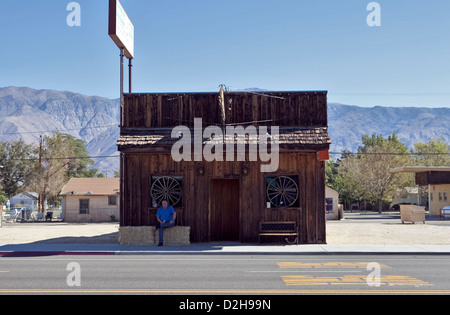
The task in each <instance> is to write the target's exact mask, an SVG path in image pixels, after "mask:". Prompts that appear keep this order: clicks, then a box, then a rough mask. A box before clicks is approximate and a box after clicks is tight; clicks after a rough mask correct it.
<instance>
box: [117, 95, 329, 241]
mask: <svg viewBox="0 0 450 315" xmlns="http://www.w3.org/2000/svg"><path fill="white" fill-rule="evenodd" d="M199 122H200V123H201V125H199ZM180 126H183V127H181V128H179V127H180ZM249 126H253V127H254V129H252V128H253V127H251V128H248V127H249ZM229 128H231V130H233V128H234V131H236V133H235V134H230V133H228V132H226V131H227V130H229ZM177 130H178V131H177ZM180 130H181V131H180ZM243 130H244V132H245V134H244V135H242V134H239V132H240V131H243ZM250 131H256V133H254V132H253V133H252V132H250ZM196 140H197V141H196ZM180 143H183V144H185V145H186V146H184V147H183V148H182V150H179V146H180ZM117 145H118V148H119V151H120V153H121V188H120V190H121V192H122V198H121V200H120V201H121V205H120V206H121V208H120V225H121V227H142V226H152V225H155V224H156V218H155V215H156V211H157V208H158V206H159V203H160V202H161V200H162V199H163V198H167V199H169V203H171V204H172V205H173V206H174V207H175V209H176V211H177V213H178V218H177V221H178V222H177V224H178V225H184V226H190V227H191V229H190V233H191V234H190V238H191V242H210V241H224V240H227V241H241V242H258V240H259V230H260V222H265V221H295V222H296V223H297V225H298V230H299V243H304V244H318V243H319V244H323V243H326V234H325V166H324V160H326V159H327V156H328V150H329V145H330V138H329V135H328V124H327V92H325V91H317V92H264V93H253V92H223V91H221V92H220V93H167V94H165V93H160V94H154V93H149V94H125V95H124V105H123V108H122V115H121V135H120V138H119V139H118V142H117ZM265 146H267V151H266V153H269V152H270V154H272V155H271V157H272V160H271V161H269V160H268V158H267V155H265V156H264V155H263V154H261V152H263V151H261V148H264V147H265ZM174 147H176V148H177V150H176V152H177V153H181V152H182V153H183V154H184V159H181V160H180V159H179V158H174V155H173V150H174ZM189 148H191V149H189ZM243 148H244V151H242V149H243ZM239 149H241V150H239ZM230 151H231V152H230ZM205 152H209V153H210V155H206V153H205ZM242 152H244V154H241V153H242ZM202 153H203V155H202ZM274 153H277V154H278V155H277V161H276V163H272V162H274V159H275V154H274ZM219 155H220V156H223V158H222V159H220V158H219ZM211 156H213V157H214V159H211ZM269 163H272V164H273V165H272V166H274V165H275V168H273V169H271V172H267V171H264V170H263V169H264V166H268V165H269Z"/></svg>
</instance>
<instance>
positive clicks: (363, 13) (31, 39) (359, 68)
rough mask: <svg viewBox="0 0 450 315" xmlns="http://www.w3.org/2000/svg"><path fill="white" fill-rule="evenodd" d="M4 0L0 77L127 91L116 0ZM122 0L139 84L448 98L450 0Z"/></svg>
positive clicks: (416, 101)
mask: <svg viewBox="0 0 450 315" xmlns="http://www.w3.org/2000/svg"><path fill="white" fill-rule="evenodd" d="M69 2H71V1H68V0H45V1H33V0H1V1H0V33H1V37H0V38H1V39H2V48H1V49H0V60H1V61H0V87H5V86H28V87H31V88H35V89H55V90H63V91H73V92H78V93H82V94H86V95H99V96H104V97H108V98H117V97H119V50H118V48H117V47H116V46H115V44H114V43H113V41H112V40H111V39H110V37H109V36H108V0H79V1H76V2H78V3H79V4H80V7H81V26H80V27H76V26H75V27H70V26H68V25H67V23H66V18H67V16H68V14H69V13H70V12H69V11H67V10H66V7H67V5H68V4H69ZM370 2H371V1H370V0H309V1H305V0H239V1H237V0H228V1H219V0H159V1H156V0H121V3H122V5H123V7H124V8H125V10H126V11H127V13H128V15H129V17H130V18H131V20H132V21H133V24H134V26H135V32H136V33H135V58H136V59H135V60H134V61H133V64H134V67H133V71H134V75H133V89H134V92H184V91H186V92H203V91H218V86H219V84H222V83H223V84H226V85H227V86H229V87H230V88H231V89H244V88H252V87H258V88H261V89H267V90H281V91H284V90H328V91H329V97H328V99H329V102H337V103H343V104H351V105H358V106H376V105H381V106H423V107H450V17H449V12H450V1H448V0H428V1H417V0H409V1H407V0H385V1H377V2H378V3H379V4H380V7H381V26H379V27H376V26H375V27H369V26H368V25H367V22H366V19H367V16H368V15H369V14H370V11H367V5H368V4H369V3H370Z"/></svg>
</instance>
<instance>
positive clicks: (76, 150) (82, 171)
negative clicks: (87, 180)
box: [61, 134, 104, 179]
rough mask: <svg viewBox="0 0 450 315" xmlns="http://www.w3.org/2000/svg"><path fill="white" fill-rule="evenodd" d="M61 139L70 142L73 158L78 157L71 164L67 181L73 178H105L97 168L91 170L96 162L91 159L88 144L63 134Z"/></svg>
mask: <svg viewBox="0 0 450 315" xmlns="http://www.w3.org/2000/svg"><path fill="white" fill-rule="evenodd" d="M61 137H62V139H63V141H65V142H68V144H69V146H70V147H71V150H72V153H73V156H74V157H76V159H73V160H72V163H70V164H69V167H68V170H67V179H70V178H72V177H104V176H103V174H102V173H100V172H99V170H98V169H97V168H90V166H92V165H94V161H93V160H92V159H91V158H90V157H89V154H88V152H87V149H86V143H85V142H84V141H83V140H81V139H78V138H75V137H74V136H71V135H68V134H62V135H61Z"/></svg>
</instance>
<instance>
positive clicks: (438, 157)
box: [411, 138, 450, 166]
mask: <svg viewBox="0 0 450 315" xmlns="http://www.w3.org/2000/svg"><path fill="white" fill-rule="evenodd" d="M411 151H413V152H412V153H413V159H414V164H415V165H417V166H450V145H449V144H448V143H447V142H446V141H445V140H444V139H443V138H439V139H438V140H434V139H431V140H430V141H428V143H422V142H418V143H415V144H414V150H411Z"/></svg>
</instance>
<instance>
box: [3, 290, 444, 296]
mask: <svg viewBox="0 0 450 315" xmlns="http://www.w3.org/2000/svg"><path fill="white" fill-rule="evenodd" d="M0 294H269V295H270V294H271V295H278V294H281V295H286V294H287V295H289V294H369V295H370V294H386V295H390V294H393V295H398V294H443V295H448V294H450V290H377V289H374V290H370V289H366V290H251V289H244V290H233V289H229V290H228V289H220V290H208V289H186V290H183V289H173V290H172V289H164V290H162V289H73V290H71V289H2V290H0Z"/></svg>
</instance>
